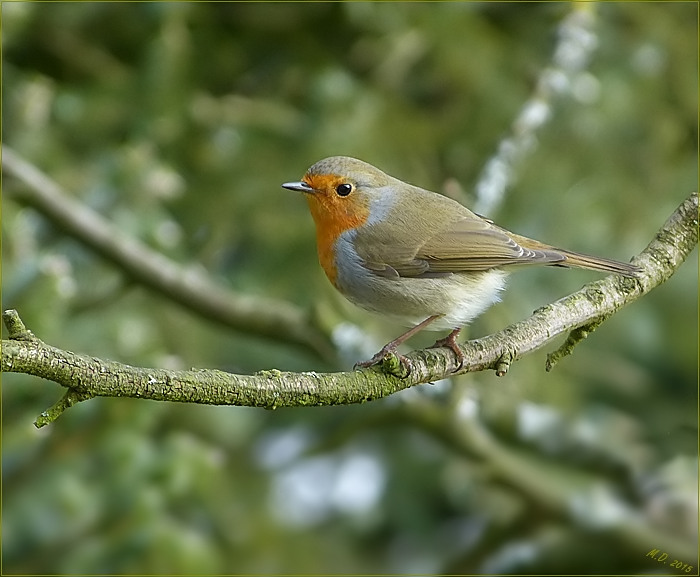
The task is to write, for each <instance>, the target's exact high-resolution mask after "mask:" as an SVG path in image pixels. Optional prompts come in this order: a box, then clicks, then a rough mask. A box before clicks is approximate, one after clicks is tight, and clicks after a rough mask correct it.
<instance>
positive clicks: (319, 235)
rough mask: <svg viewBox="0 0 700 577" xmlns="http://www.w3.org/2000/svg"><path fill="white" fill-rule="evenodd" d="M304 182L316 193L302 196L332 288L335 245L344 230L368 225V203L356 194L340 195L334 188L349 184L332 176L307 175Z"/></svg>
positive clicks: (356, 192) (334, 270)
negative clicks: (314, 225)
mask: <svg viewBox="0 0 700 577" xmlns="http://www.w3.org/2000/svg"><path fill="white" fill-rule="evenodd" d="M304 182H306V183H307V184H308V185H309V186H311V187H312V188H313V189H314V191H315V192H310V193H306V194H305V195H304V196H306V201H307V202H308V203H309V210H310V211H311V216H312V217H313V219H314V222H315V223H316V244H317V247H318V260H319V261H320V263H321V266H322V267H323V270H324V271H325V272H326V276H327V277H328V279H329V280H330V281H331V282H332V283H333V284H334V285H335V279H336V274H337V270H336V267H335V254H334V245H335V241H336V240H337V239H338V237H339V236H340V235H341V234H343V233H344V232H345V231H346V230H350V229H353V228H357V227H358V226H361V225H362V224H364V223H365V222H366V221H367V218H368V217H369V202H368V201H367V198H366V197H364V196H363V195H361V194H359V193H358V191H357V190H353V191H352V192H351V193H350V194H349V195H347V196H341V195H339V194H338V193H337V191H336V188H337V187H338V185H340V184H344V183H348V181H347V180H346V179H344V178H343V177H341V176H338V175H335V174H323V175H319V174H306V176H304ZM349 184H352V183H349Z"/></svg>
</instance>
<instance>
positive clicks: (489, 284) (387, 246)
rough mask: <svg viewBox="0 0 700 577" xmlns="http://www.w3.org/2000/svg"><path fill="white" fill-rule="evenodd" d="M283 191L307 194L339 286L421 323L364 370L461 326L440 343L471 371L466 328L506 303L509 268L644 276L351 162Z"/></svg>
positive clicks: (322, 257)
mask: <svg viewBox="0 0 700 577" xmlns="http://www.w3.org/2000/svg"><path fill="white" fill-rule="evenodd" d="M282 186H283V187H284V188H286V189H289V190H294V191H299V192H303V193H304V196H305V197H306V200H307V202H308V205H309V209H310V210H311V216H312V217H313V219H314V222H315V223H316V243H317V246H318V258H319V261H320V263H321V266H322V267H323V270H324V271H325V273H326V276H327V277H328V279H329V280H330V281H331V283H332V284H333V286H334V287H335V288H336V289H338V290H339V291H340V292H341V293H342V294H343V295H344V296H345V297H346V298H347V299H348V300H349V301H351V302H352V303H354V304H356V305H358V306H360V307H362V308H364V309H367V310H369V311H372V312H375V313H380V314H382V315H385V316H388V317H391V318H393V319H395V320H397V321H399V322H401V323H404V324H406V325H409V326H410V325H413V328H411V329H410V330H409V331H407V332H406V333H404V334H402V335H401V336H399V337H398V338H396V339H394V340H393V341H391V342H390V343H388V344H387V345H386V346H384V347H383V348H382V349H381V350H380V351H379V352H378V353H377V354H376V355H374V356H373V357H372V358H371V359H369V360H368V361H365V362H361V363H358V364H357V365H356V366H361V367H368V366H371V365H374V364H376V363H378V362H380V361H381V360H382V359H383V358H384V357H386V356H387V355H388V354H390V353H394V352H395V350H396V349H397V347H398V346H399V345H400V344H401V343H403V342H404V341H406V340H407V339H409V338H410V337H412V336H413V335H415V334H416V333H417V332H419V331H421V330H423V329H425V328H427V327H429V328H430V330H445V329H449V330H451V332H450V333H449V335H447V336H446V337H445V338H443V339H439V340H438V341H436V343H435V344H434V345H433V347H441V346H447V347H449V348H450V349H452V351H454V353H455V355H456V356H457V359H458V361H459V365H460V367H461V365H462V363H463V360H464V355H463V353H462V352H461V350H460V349H459V347H458V346H457V343H456V338H457V336H458V335H459V332H460V330H461V328H462V327H463V326H464V325H466V324H467V323H469V322H470V321H471V320H472V319H474V318H475V317H477V316H478V315H480V314H481V313H482V312H484V311H485V310H486V309H487V308H488V307H489V306H491V305H492V304H494V303H495V302H497V301H498V300H499V293H500V291H501V290H503V288H504V286H505V281H506V276H507V274H508V272H510V270H511V269H515V268H517V267H520V266H523V265H546V266H560V267H576V268H584V269H591V270H597V271H601V272H607V273H615V274H620V275H624V276H635V273H637V272H639V269H638V268H637V267H635V266H633V265H631V264H626V263H622V262H617V261H614V260H610V259H606V258H599V257H594V256H588V255H585V254H580V253H576V252H571V251H568V250H562V249H559V248H555V247H553V246H550V245H547V244H544V243H541V242H539V241H536V240H532V239H529V238H526V237H524V236H520V235H518V234H515V233H512V232H509V231H507V230H505V229H503V228H501V227H499V226H497V225H495V224H494V223H493V222H492V221H490V220H488V219H486V218H483V217H481V216H479V215H478V214H475V213H473V212H471V211H470V210H469V209H467V208H465V207H464V206H462V205H461V204H459V203H458V202H456V201H454V200H452V199H450V198H447V197H445V196H443V195H440V194H437V193H435V192H430V191H428V190H424V189H422V188H418V187H417V186H413V185H410V184H407V183H405V182H402V181H401V180H398V179H396V178H393V177H391V176H389V175H388V174H385V173H384V172H382V171H381V170H379V169H378V168H375V167H374V166H372V165H371V164H368V163H366V162H363V161H361V160H357V159H355V158H350V157H347V156H332V157H330V158H325V159H323V160H320V161H318V162H317V163H316V164H314V165H313V166H312V167H311V168H309V170H308V171H307V172H306V174H305V175H304V177H303V179H302V180H301V181H300V182H287V183H285V184H283V185H282ZM399 358H400V359H401V361H402V362H403V363H404V364H406V365H407V368H408V370H409V371H410V364H408V363H407V359H405V358H404V357H401V355H399Z"/></svg>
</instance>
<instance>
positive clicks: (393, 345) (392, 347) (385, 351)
mask: <svg viewBox="0 0 700 577" xmlns="http://www.w3.org/2000/svg"><path fill="white" fill-rule="evenodd" d="M441 316H442V315H433V316H431V317H428V318H427V319H425V320H424V321H423V322H421V323H418V324H417V325H416V326H415V327H413V328H411V329H409V330H407V331H406V332H405V333H404V334H402V335H399V336H398V337H396V338H395V339H394V340H393V341H391V342H390V343H387V344H386V345H384V346H383V347H382V349H381V350H380V351H379V352H378V353H377V354H376V355H374V356H373V357H372V358H371V359H369V360H368V361H362V362H358V363H355V368H358V367H371V366H372V365H376V364H377V363H379V362H381V361H382V359H384V358H385V357H386V356H387V355H389V354H391V353H395V352H396V349H397V348H398V347H399V345H401V344H403V343H404V342H405V341H407V340H408V339H410V338H411V337H412V336H413V335H415V334H416V333H418V332H420V331H422V330H423V329H424V328H425V327H427V326H428V325H429V324H430V323H432V322H433V321H434V320H436V319H439V318H440V317H441ZM396 356H397V357H398V358H399V361H401V364H402V365H403V366H404V367H406V369H407V374H410V373H411V363H410V361H409V360H408V359H407V358H406V357H404V356H403V355H400V354H398V353H396Z"/></svg>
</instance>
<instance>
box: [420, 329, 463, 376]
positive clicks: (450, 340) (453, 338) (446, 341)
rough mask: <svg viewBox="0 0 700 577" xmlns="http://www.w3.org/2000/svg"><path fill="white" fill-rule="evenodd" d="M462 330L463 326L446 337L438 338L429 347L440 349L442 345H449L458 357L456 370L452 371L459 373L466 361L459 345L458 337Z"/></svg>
mask: <svg viewBox="0 0 700 577" xmlns="http://www.w3.org/2000/svg"><path fill="white" fill-rule="evenodd" d="M461 330H462V329H461V328H459V329H455V330H453V331H452V332H451V333H450V334H449V335H447V336H446V337H445V338H442V339H438V340H436V341H435V344H434V345H432V346H431V347H428V348H431V349H439V348H440V347H447V348H448V349H450V350H451V351H452V352H453V353H454V354H455V357H457V363H458V365H457V368H456V369H455V370H454V371H452V372H454V373H458V372H459V371H461V370H462V368H463V367H464V361H465V360H466V357H465V356H464V353H463V352H462V349H460V348H459V345H458V344H457V337H458V336H459V331H461Z"/></svg>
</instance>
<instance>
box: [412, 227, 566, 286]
mask: <svg viewBox="0 0 700 577" xmlns="http://www.w3.org/2000/svg"><path fill="white" fill-rule="evenodd" d="M514 236H515V235H513V236H511V235H509V234H508V233H507V232H506V231H505V230H504V229H502V228H500V227H498V226H496V225H493V224H491V223H490V222H489V221H487V220H485V219H482V218H481V217H478V216H476V215H474V216H473V217H472V216H469V217H465V218H462V219H460V220H457V221H455V222H453V223H451V225H450V226H449V227H448V228H447V229H446V230H443V231H440V232H438V233H436V234H435V235H432V236H431V237H430V238H429V239H428V240H427V241H426V242H425V243H424V244H423V245H422V246H421V247H420V248H419V249H418V251H417V252H416V255H415V258H416V259H419V260H422V261H424V262H426V263H427V265H428V270H429V271H430V272H438V273H439V272H467V271H481V270H487V269H490V268H494V267H499V266H505V265H528V264H530V265H534V264H555V263H559V262H564V261H565V260H566V257H565V256H564V255H563V254H561V253H560V252H557V251H556V250H554V249H552V248H551V247H547V246H546V245H542V247H541V248H539V247H538V248H526V247H524V246H522V245H521V244H518V242H516V240H515V239H514V238H513V237H514ZM516 238H520V237H516Z"/></svg>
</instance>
